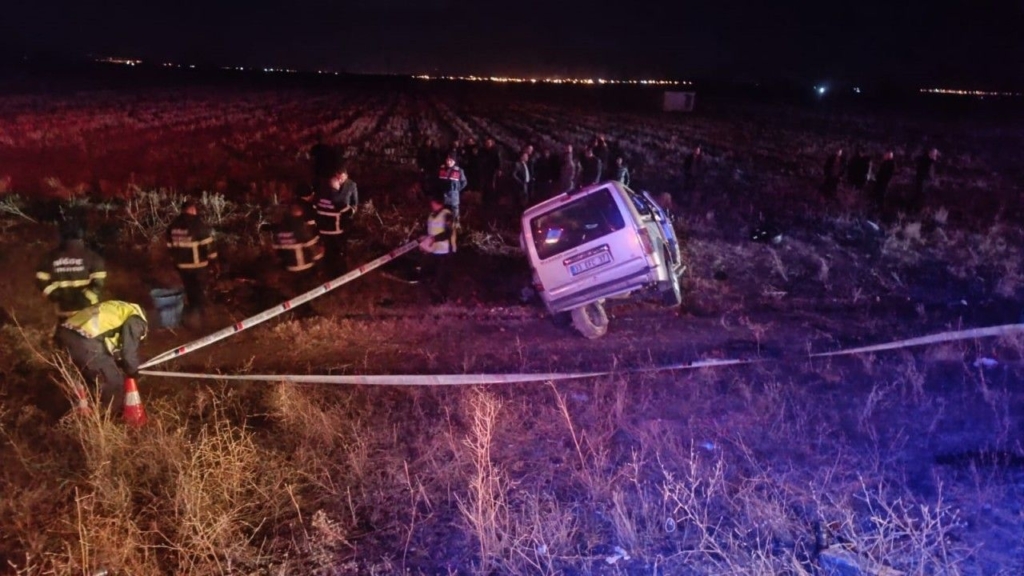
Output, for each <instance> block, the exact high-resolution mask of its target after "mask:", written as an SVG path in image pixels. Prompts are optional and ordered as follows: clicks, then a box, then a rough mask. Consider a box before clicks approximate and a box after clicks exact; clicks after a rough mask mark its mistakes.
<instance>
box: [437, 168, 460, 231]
mask: <svg viewBox="0 0 1024 576" xmlns="http://www.w3.org/2000/svg"><path fill="white" fill-rule="evenodd" d="M465 188H466V174H465V173H464V172H463V171H462V168H460V167H459V166H458V164H456V163H455V154H448V157H447V158H445V161H444V164H442V165H441V168H440V170H438V173H437V190H436V192H437V193H439V194H441V195H442V196H443V198H444V205H445V206H447V207H448V208H449V209H450V210H451V214H452V218H454V220H455V224H456V225H458V222H459V196H460V194H461V193H462V191H463V190H464V189H465Z"/></svg>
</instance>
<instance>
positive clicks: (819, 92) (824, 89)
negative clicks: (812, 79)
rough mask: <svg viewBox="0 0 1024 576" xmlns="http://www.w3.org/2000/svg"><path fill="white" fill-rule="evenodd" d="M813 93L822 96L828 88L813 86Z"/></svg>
mask: <svg viewBox="0 0 1024 576" xmlns="http://www.w3.org/2000/svg"><path fill="white" fill-rule="evenodd" d="M814 91H815V92H817V93H818V96H824V95H825V92H827V91H828V88H827V87H826V86H815V87H814Z"/></svg>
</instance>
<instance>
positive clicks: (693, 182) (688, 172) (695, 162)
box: [683, 144, 704, 192]
mask: <svg viewBox="0 0 1024 576" xmlns="http://www.w3.org/2000/svg"><path fill="white" fill-rule="evenodd" d="M703 177H704V150H703V149H702V148H701V146H700V144H698V145H696V146H694V147H693V150H691V151H690V153H689V154H688V155H687V156H686V159H685V160H683V190H685V191H686V192H695V191H696V190H697V188H699V187H700V181H701V179H702V178H703Z"/></svg>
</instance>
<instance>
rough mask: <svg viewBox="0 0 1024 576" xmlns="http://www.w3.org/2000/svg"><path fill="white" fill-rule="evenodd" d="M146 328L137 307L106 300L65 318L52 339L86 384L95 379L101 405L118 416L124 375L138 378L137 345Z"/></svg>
mask: <svg viewBox="0 0 1024 576" xmlns="http://www.w3.org/2000/svg"><path fill="white" fill-rule="evenodd" d="M147 329H148V324H147V323H146V314H145V313H144V312H143V311H142V307H141V306H139V305H138V304H132V303H130V302H122V301H120V300H108V301H106V302H100V303H99V304H96V305H95V306H90V307H88V308H86V309H84V310H81V311H79V312H77V313H76V314H75V315H73V316H71V317H70V318H68V319H67V320H66V321H65V322H64V323H63V324H61V325H60V326H58V327H57V333H56V334H55V335H54V338H55V339H56V341H57V344H59V345H60V346H61V347H62V348H64V349H65V350H67V352H68V354H69V355H70V356H71V361H72V362H73V363H74V365H75V366H76V367H77V368H78V370H79V372H81V373H82V376H83V377H84V378H85V380H86V382H87V383H90V384H92V383H95V382H96V381H97V380H99V382H100V401H101V402H102V403H103V406H104V407H107V406H110V407H111V409H112V410H114V412H115V413H117V414H119V413H120V411H121V408H122V406H123V405H124V378H125V375H126V374H127V375H128V376H129V377H131V378H138V372H139V364H140V362H139V344H140V343H141V342H142V340H143V339H144V338H145V337H146V330H147ZM118 358H120V360H118ZM122 368H123V369H124V371H123V372H122Z"/></svg>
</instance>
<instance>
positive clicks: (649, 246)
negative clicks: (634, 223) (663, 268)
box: [638, 228, 654, 254]
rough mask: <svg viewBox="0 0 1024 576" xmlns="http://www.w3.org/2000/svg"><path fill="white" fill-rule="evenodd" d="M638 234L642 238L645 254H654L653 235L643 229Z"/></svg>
mask: <svg viewBox="0 0 1024 576" xmlns="http://www.w3.org/2000/svg"><path fill="white" fill-rule="evenodd" d="M638 234H639V236H640V243H641V244H643V247H644V252H646V253H647V254H654V243H653V242H651V233H650V232H648V231H647V229H646V228H641V229H640V230H639V231H638Z"/></svg>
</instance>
